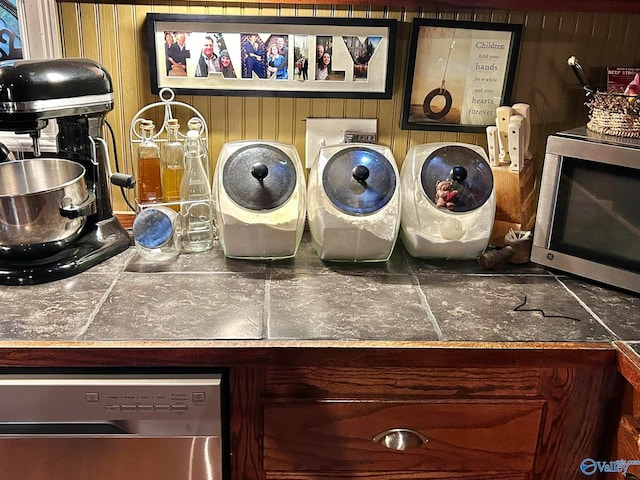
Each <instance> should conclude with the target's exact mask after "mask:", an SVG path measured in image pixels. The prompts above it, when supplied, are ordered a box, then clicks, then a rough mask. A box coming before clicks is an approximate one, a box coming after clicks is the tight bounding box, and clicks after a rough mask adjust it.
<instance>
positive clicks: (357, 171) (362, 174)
mask: <svg viewBox="0 0 640 480" xmlns="http://www.w3.org/2000/svg"><path fill="white" fill-rule="evenodd" d="M351 176H352V177H353V179H354V180H355V181H356V182H358V183H364V182H366V181H367V178H369V169H368V168H367V167H365V166H364V165H357V166H356V167H354V169H353V170H352V171H351Z"/></svg>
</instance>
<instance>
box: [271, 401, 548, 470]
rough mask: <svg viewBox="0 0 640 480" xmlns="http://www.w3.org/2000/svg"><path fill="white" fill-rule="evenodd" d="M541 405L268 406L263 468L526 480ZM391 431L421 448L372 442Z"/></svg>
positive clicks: (280, 403)
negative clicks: (416, 436) (405, 435)
mask: <svg viewBox="0 0 640 480" xmlns="http://www.w3.org/2000/svg"><path fill="white" fill-rule="evenodd" d="M544 404H545V402H544V401H542V400H537V399H525V400H520V399H494V400H492V401H487V400H457V399H456V400H429V401H418V402H416V401H410V402H404V401H399V402H384V401H381V400H376V401H341V400H329V401H317V402H313V401H307V402H305V401H291V402H287V401H268V402H267V403H266V405H265V410H264V434H265V436H264V467H265V470H266V471H267V472H268V474H267V478H271V475H269V473H273V472H282V473H285V472H300V471H307V472H325V475H326V472H356V471H358V472H367V471H371V472H373V471H376V472H381V471H395V472H398V471H407V472H411V471H414V472H417V471H421V472H425V471H426V472H486V471H494V472H495V471H502V472H510V474H511V476H510V477H509V476H507V477H505V478H521V476H520V475H516V472H527V471H530V470H531V469H532V466H533V460H534V455H535V451H536V442H537V438H538V432H539V430H540V424H541V419H542V414H543V409H544ZM394 429H401V430H402V431H409V432H416V433H417V434H419V435H420V436H421V437H422V438H423V439H424V441H415V442H410V444H411V445H409V447H411V448H407V449H403V450H395V449H394V448H388V447H386V446H384V445H383V443H384V442H379V443H376V442H375V441H374V438H375V437H376V436H377V435H378V434H380V433H382V432H385V431H389V430H394ZM414 440H415V439H414ZM391 446H392V447H394V446H396V447H397V445H396V444H394V443H393V442H391ZM285 476H286V475H283V478H284V477H285ZM276 477H277V475H276V476H275V477H273V478H276ZM337 477H338V475H336V476H335V477H334V478H337ZM323 478H324V477H323ZM385 478H386V477H385ZM394 478H397V477H394ZM411 478H414V477H411ZM415 478H418V477H415ZM437 478H444V477H437ZM447 478H449V477H447ZM451 478H454V477H451ZM455 478H458V477H455ZM459 478H463V477H459ZM473 478H480V477H473ZM487 478H488V477H487ZM492 478H493V477H492ZM496 478H497V477H496Z"/></svg>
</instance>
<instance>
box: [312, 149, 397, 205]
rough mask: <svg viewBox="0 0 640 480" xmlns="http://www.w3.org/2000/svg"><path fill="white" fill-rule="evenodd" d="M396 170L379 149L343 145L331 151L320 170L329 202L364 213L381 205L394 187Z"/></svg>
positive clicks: (389, 198)
mask: <svg viewBox="0 0 640 480" xmlns="http://www.w3.org/2000/svg"><path fill="white" fill-rule="evenodd" d="M396 182H397V180H396V173H395V170H394V168H393V165H392V164H391V162H390V161H389V160H388V159H387V157H385V156H384V155H382V154H381V153H379V152H377V151H376V150H373V149H371V148H366V147H347V148H345V149H343V150H340V151H339V152H337V153H336V154H335V155H333V156H332V157H331V158H330V159H329V160H328V161H327V164H326V166H325V167H324V170H323V172H322V186H323V188H324V191H325V192H326V194H327V197H328V198H329V200H330V201H331V203H332V204H333V205H334V206H335V207H336V208H338V209H339V210H340V211H342V212H344V213H347V214H349V215H368V214H371V213H375V212H377V211H378V210H380V209H381V208H383V207H384V206H385V205H387V203H389V201H390V200H391V197H393V194H394V192H395V191H396Z"/></svg>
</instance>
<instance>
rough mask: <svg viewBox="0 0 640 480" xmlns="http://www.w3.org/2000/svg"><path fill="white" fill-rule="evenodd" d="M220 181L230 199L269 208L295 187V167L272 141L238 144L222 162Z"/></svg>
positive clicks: (250, 206)
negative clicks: (240, 145)
mask: <svg viewBox="0 0 640 480" xmlns="http://www.w3.org/2000/svg"><path fill="white" fill-rule="evenodd" d="M222 175H223V177H222V185H223V186H224V189H225V191H226V192H227V194H228V195H229V197H231V199H232V200H233V201H234V202H235V203H236V204H238V205H240V206H241V207H244V208H247V209H249V210H272V209H274V208H277V207H279V206H281V205H282V204H283V203H285V202H286V201H287V200H288V199H289V198H290V197H291V195H292V194H293V191H294V189H295V187H296V183H297V176H296V167H295V165H294V164H293V162H292V161H291V159H290V158H289V156H288V155H287V154H285V153H284V152H283V151H282V150H280V149H279V148H277V147H274V146H273V145H268V144H259V143H256V144H255V145H247V146H244V147H242V148H239V149H238V150H236V151H235V152H233V153H232V154H231V155H229V158H228V159H227V161H226V162H225V164H224V168H223V172H222Z"/></svg>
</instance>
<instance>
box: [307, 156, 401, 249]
mask: <svg viewBox="0 0 640 480" xmlns="http://www.w3.org/2000/svg"><path fill="white" fill-rule="evenodd" d="M307 196H308V209H307V210H308V218H309V229H310V232H311V239H312V242H313V247H314V249H315V251H316V253H317V254H318V256H319V257H320V258H321V259H322V260H329V261H351V262H376V261H385V260H388V259H389V257H390V256H391V253H392V251H393V247H394V245H395V242H396V240H397V237H398V229H399V227H400V182H399V174H398V168H397V166H396V161H395V158H394V156H393V153H392V152H391V150H390V149H389V148H388V147H385V146H383V145H373V144H340V145H333V146H327V147H322V148H321V149H320V152H319V153H318V157H317V158H316V160H315V162H314V164H313V166H312V168H311V171H310V172H309V186H308V195H307Z"/></svg>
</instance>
